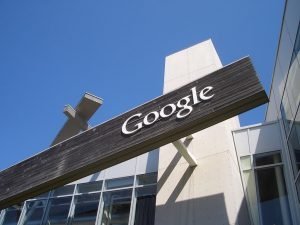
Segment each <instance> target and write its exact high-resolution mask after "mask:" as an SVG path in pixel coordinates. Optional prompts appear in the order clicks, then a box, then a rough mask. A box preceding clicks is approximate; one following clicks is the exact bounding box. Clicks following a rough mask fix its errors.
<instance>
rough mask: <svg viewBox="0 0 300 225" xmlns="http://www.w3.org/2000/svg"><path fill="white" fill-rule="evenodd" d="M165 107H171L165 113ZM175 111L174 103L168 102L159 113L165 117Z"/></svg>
mask: <svg viewBox="0 0 300 225" xmlns="http://www.w3.org/2000/svg"><path fill="white" fill-rule="evenodd" d="M166 108H171V111H170V112H169V113H167V114H166V112H165V109H166ZM175 111H176V106H175V105H174V104H168V105H166V106H164V107H163V108H162V109H161V110H160V113H159V114H160V116H161V117H162V118H167V117H169V116H171V115H172V114H173V113H174V112H175Z"/></svg>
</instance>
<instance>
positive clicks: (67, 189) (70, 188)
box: [52, 184, 75, 196]
mask: <svg viewBox="0 0 300 225" xmlns="http://www.w3.org/2000/svg"><path fill="white" fill-rule="evenodd" d="M74 187H75V185H74V184H72V185H66V186H63V187H59V188H57V189H55V190H54V191H53V194H52V196H62V195H72V194H73V192H74Z"/></svg>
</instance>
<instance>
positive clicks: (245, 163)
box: [240, 155, 252, 170]
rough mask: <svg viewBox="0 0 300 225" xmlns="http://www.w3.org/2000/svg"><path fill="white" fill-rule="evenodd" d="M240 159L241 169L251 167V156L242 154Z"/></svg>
mask: <svg viewBox="0 0 300 225" xmlns="http://www.w3.org/2000/svg"><path fill="white" fill-rule="evenodd" d="M240 159H241V167H242V170H251V168H252V166H251V156H250V155H247V156H242V157H241V158H240Z"/></svg>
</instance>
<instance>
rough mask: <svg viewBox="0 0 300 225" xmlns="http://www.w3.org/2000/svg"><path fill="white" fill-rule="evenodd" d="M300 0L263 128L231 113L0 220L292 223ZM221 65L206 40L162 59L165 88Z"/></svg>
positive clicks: (297, 183) (297, 189)
mask: <svg viewBox="0 0 300 225" xmlns="http://www.w3.org/2000/svg"><path fill="white" fill-rule="evenodd" d="M299 9H300V1H299V0H288V1H286V4H285V9H284V15H283V21H282V27H281V32H280V37H279V43H278V49H277V56H276V61H275V63H274V72H273V80H272V85H271V90H270V95H269V98H270V103H269V104H268V107H267V111H266V119H265V122H264V123H263V124H259V125H253V126H249V127H242V128H241V127H240V125H239V120H238V117H233V118H231V119H228V120H226V121H223V122H221V123H218V124H216V125H214V126H212V127H210V128H207V129H205V130H202V131H200V132H197V133H195V134H193V135H192V136H189V137H187V138H184V139H182V140H181V141H182V143H183V144H184V146H185V147H186V148H187V149H188V151H189V152H190V153H191V155H192V156H193V157H194V159H195V160H196V161H197V164H198V165H197V166H190V164H189V163H188V162H187V161H186V160H185V159H184V158H183V157H182V155H181V154H180V153H179V151H178V149H177V147H176V145H174V144H172V143H170V144H168V145H165V146H162V147H161V148H160V149H159V150H153V151H151V152H149V153H146V154H144V155H141V156H139V157H136V158H133V159H131V160H128V161H126V162H123V163H121V164H118V165H116V166H113V167H111V168H109V169H106V170H104V171H100V172H98V173H96V174H93V175H90V176H88V177H85V178H83V179H80V180H78V181H75V182H73V183H71V184H68V185H66V186H63V187H61V188H58V189H55V190H53V191H50V192H49V193H45V194H43V195H40V196H37V197H36V198H34V199H29V200H27V201H25V202H23V203H20V204H18V205H15V206H12V207H10V208H7V209H5V210H2V211H1V213H0V225H25V224H28V225H38V224H47V225H50V224H78V225H79V224H80V225H89V224H101V225H127V224H129V225H154V224H155V225H167V224H172V225H177V224H178V225H179V224H186V225H192V224H205V225H218V224H220V225H221V224H222V225H227V224H228V225H229V224H230V225H232V224H235V225H248V224H249V225H250V224H252V225H273V224H276V225H292V224H293V225H297V224H300V204H299V199H300V178H299V174H300V172H299V169H300V167H299V164H300V141H299V140H300V127H299V122H300V112H299V105H300V69H299V68H300V55H299V49H300V34H299V33H300V31H299V18H300V11H299ZM220 68H222V64H221V61H220V59H219V57H218V55H217V52H216V50H215V48H214V46H213V44H212V42H211V40H207V41H205V42H202V43H200V44H198V45H195V46H192V47H191V48H188V49H185V50H183V51H180V52H177V53H175V54H172V55H170V56H168V57H167V58H166V62H165V75H164V90H163V92H164V93H168V92H169V91H172V90H174V89H176V88H178V87H180V86H183V85H184V84H186V83H189V82H191V81H193V80H195V79H198V78H200V77H203V76H205V75H207V74H209V73H211V72H213V71H216V70H218V69H220Z"/></svg>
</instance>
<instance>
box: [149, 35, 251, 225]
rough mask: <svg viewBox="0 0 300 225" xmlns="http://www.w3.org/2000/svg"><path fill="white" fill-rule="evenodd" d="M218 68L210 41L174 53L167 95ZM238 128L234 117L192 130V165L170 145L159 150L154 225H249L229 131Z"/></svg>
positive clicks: (169, 63) (166, 78) (167, 67)
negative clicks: (193, 159) (198, 129)
mask: <svg viewBox="0 0 300 225" xmlns="http://www.w3.org/2000/svg"><path fill="white" fill-rule="evenodd" d="M220 68H222V64H221V61H220V59H219V57H218V55H217V52H216V50H215V48H214V46H213V43H212V41H211V40H207V41H204V42H202V43H200V44H197V45H195V46H192V47H190V48H188V49H185V50H183V51H180V52H177V53H174V54H172V55H170V56H168V57H166V61H165V76H164V93H167V92H169V91H171V90H174V89H176V88H178V87H180V86H183V85H185V84H187V83H189V82H191V81H193V80H196V79H199V78H200V77H203V76H205V75H207V74H209V73H211V72H213V71H215V70H218V69H220ZM212 85H213V84H212ZM238 127H239V120H238V117H234V118H231V119H228V120H226V121H224V122H222V123H219V124H217V125H215V126H212V127H210V128H208V129H205V130H203V131H200V132H198V133H195V134H193V136H194V139H193V140H192V141H191V142H190V143H189V145H188V149H189V151H191V153H192V154H193V155H194V156H195V158H196V159H197V162H198V166H197V167H194V168H191V167H189V165H188V163H187V162H186V160H184V159H183V158H182V157H181V155H180V154H179V153H178V151H177V150H176V148H175V147H174V146H173V145H172V144H168V145H165V146H163V147H161V148H160V152H159V166H158V193H157V199H156V216H155V224H156V225H169V224H170V225H177V224H178V225H182V224H185V225H196V224H205V225H218V224H220V225H221V224H222V225H225V224H242V225H247V224H249V217H248V212H247V207H245V205H246V204H245V196H244V193H243V188H242V182H241V178H240V174H239V168H238V163H237V159H236V154H235V150H234V143H233V138H232V135H231V130H232V129H236V128H238Z"/></svg>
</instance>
